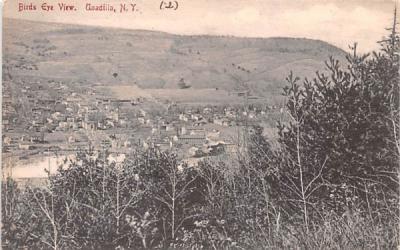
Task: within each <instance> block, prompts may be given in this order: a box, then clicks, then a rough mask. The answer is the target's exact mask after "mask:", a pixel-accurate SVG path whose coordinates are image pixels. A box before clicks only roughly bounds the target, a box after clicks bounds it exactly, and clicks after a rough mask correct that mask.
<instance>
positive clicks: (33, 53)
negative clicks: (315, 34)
mask: <svg viewBox="0 0 400 250" xmlns="http://www.w3.org/2000/svg"><path fill="white" fill-rule="evenodd" d="M3 37H4V41H3V45H4V50H3V52H4V53H3V55H4V59H5V60H4V63H5V64H6V65H7V66H9V70H10V71H12V72H13V75H20V76H27V77H38V78H53V79H64V80H67V81H70V82H73V81H76V82H80V84H85V83H87V84H92V83H98V84H107V85H108V84H112V85H119V84H125V85H126V84H128V85H129V84H137V85H138V86H140V87H141V88H179V86H178V83H179V81H181V79H182V78H183V79H184V80H183V81H184V82H185V83H186V84H187V85H190V86H191V87H192V88H220V89H225V90H235V89H241V88H243V87H242V86H243V85H242V84H241V82H247V84H248V86H250V88H252V89H253V90H255V91H257V92H258V94H260V95H262V93H264V94H266V93H269V94H275V93H280V92H281V90H280V89H281V87H282V86H283V84H284V79H285V77H286V75H287V74H288V73H289V71H290V70H292V71H293V72H294V73H295V74H297V75H300V76H311V75H312V73H313V72H315V71H316V70H321V69H323V67H324V60H326V59H327V58H328V57H329V56H330V55H333V56H335V57H336V58H339V59H343V58H344V51H342V50H341V49H338V48H337V47H334V46H332V45H330V44H328V43H325V42H322V41H317V40H310V39H294V38H236V37H222V36H220V37H219V36H180V35H172V34H167V33H163V32H153V31H142V30H124V29H114V28H100V27H90V26H78V25H66V24H53V23H37V22H30V21H22V20H14V19H4V30H3Z"/></svg>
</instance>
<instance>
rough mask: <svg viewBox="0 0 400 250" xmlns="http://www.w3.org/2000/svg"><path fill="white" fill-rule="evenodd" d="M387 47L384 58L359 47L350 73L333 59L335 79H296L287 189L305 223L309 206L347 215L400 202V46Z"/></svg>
mask: <svg viewBox="0 0 400 250" xmlns="http://www.w3.org/2000/svg"><path fill="white" fill-rule="evenodd" d="M382 46H383V49H382V50H381V52H378V53H373V54H372V55H368V54H367V55H361V56H359V55H358V54H357V50H356V45H355V46H354V47H353V48H352V50H353V54H349V55H348V56H347V68H344V67H342V66H341V64H340V62H339V61H338V60H334V59H333V58H331V59H330V60H329V61H328V62H327V63H326V70H327V73H319V72H317V74H316V77H315V78H313V79H312V80H308V79H305V81H304V82H303V83H302V84H299V83H298V80H299V79H298V78H294V77H293V76H292V75H290V76H289V77H288V82H289V86H288V87H286V88H285V89H284V95H285V96H286V98H287V105H286V108H287V113H288V117H289V119H288V122H285V123H281V124H280V126H279V136H280V137H279V142H280V144H281V146H282V154H281V157H282V158H283V159H284V162H285V163H284V164H283V167H282V168H281V174H280V176H281V177H283V179H282V180H283V181H282V185H281V186H282V188H283V189H284V190H285V193H287V194H292V195H289V196H288V199H295V197H296V196H297V197H298V198H300V200H302V203H303V209H302V210H303V214H304V220H306V219H307V215H306V212H307V207H308V206H307V203H309V204H310V205H311V206H314V207H315V206H316V204H321V205H323V206H327V207H329V208H334V209H336V210H337V211H339V212H340V211H341V212H343V211H344V210H343V209H346V208H351V207H352V205H354V204H356V203H357V204H362V205H363V206H366V207H369V208H371V205H372V204H371V202H372V203H374V204H373V205H374V206H378V203H381V205H382V204H383V200H382V199H381V197H380V196H381V195H384V196H385V197H386V198H388V199H389V197H390V200H392V199H395V200H397V199H398V195H397V190H398V187H399V182H398V179H397V167H398V159H399V158H398V155H397V154H396V152H395V151H394V150H393V149H395V148H396V143H395V142H394V141H396V140H393V138H394V137H396V133H395V132H394V131H396V129H394V127H393V124H392V122H393V121H394V120H396V119H394V114H398V112H399V103H398V100H399V99H398V93H399V92H398V81H399V75H398V57H397V56H395V53H394V49H395V48H398V38H396V39H393V38H391V39H390V40H389V42H383V44H382ZM296 168H297V170H296ZM311 184H312V186H314V187H311V186H310V185H311ZM284 186H285V187H284ZM289 187H290V188H289ZM308 191H310V192H309V193H307V192H308ZM371 196H373V197H371ZM392 201H393V200H392ZM392 205H393V204H392ZM392 208H393V207H392ZM392 208H391V209H387V212H388V213H392V212H393V210H392ZM377 210H378V209H376V211H377ZM305 224H306V226H307V223H305Z"/></svg>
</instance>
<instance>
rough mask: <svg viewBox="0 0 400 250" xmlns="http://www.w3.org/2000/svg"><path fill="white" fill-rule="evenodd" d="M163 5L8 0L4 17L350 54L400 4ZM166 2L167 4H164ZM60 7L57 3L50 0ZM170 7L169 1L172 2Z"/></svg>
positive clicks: (367, 42)
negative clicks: (98, 8)
mask: <svg viewBox="0 0 400 250" xmlns="http://www.w3.org/2000/svg"><path fill="white" fill-rule="evenodd" d="M161 1H162V0H110V1H107V0H64V1H60V2H63V3H68V4H73V5H75V7H76V11H73V12H60V11H49V12H44V11H41V10H36V11H18V5H19V4H20V3H23V4H29V3H33V4H34V5H36V6H37V8H38V9H40V7H41V5H42V4H43V3H45V2H46V1H45V0H6V1H5V3H4V12H3V16H4V17H9V18H20V19H28V20H35V21H42V22H59V23H73V24H83V25H96V26H107V27H120V28H128V29H146V30H157V31H165V32H169V33H173V34H183V35H200V34H208V35H231V36H240V37H277V36H278V37H305V38H311V39H319V40H323V41H326V42H329V43H331V44H333V45H336V46H338V47H340V48H342V49H345V50H348V45H352V44H353V43H354V42H357V43H358V48H359V51H362V52H368V51H370V50H373V49H376V48H378V45H377V43H376V41H378V40H380V39H382V37H383V36H384V35H385V34H387V31H386V30H385V28H387V27H390V26H391V24H392V22H393V10H394V7H395V2H396V1H399V0H230V1H228V0H201V1H195V0H177V1H178V4H179V6H178V9H177V10H160V3H161ZM164 1H166V0H164ZM47 2H50V3H53V4H54V5H55V6H54V7H57V8H58V6H57V1H52V0H48V1H47ZM166 2H168V1H166ZM87 3H90V4H92V5H99V4H103V3H107V4H109V5H112V6H115V7H116V9H117V10H118V11H117V12H116V13H114V12H91V11H86V10H85V6H86V4H87ZM121 3H122V4H126V5H128V6H129V5H130V4H131V3H133V4H136V6H135V10H136V11H134V12H124V13H119V6H120V4H121Z"/></svg>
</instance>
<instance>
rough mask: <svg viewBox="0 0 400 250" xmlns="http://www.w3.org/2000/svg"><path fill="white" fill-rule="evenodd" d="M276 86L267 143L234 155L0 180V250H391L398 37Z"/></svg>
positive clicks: (156, 157)
mask: <svg viewBox="0 0 400 250" xmlns="http://www.w3.org/2000/svg"><path fill="white" fill-rule="evenodd" d="M381 45H382V49H381V50H380V51H378V52H375V53H372V54H370V55H358V54H357V53H356V46H355V47H353V48H352V51H353V53H351V54H349V55H348V57H347V59H348V62H347V64H345V65H341V64H340V63H339V62H338V61H336V60H334V59H330V60H329V61H328V62H327V63H326V69H327V70H326V72H325V73H317V74H316V76H315V77H314V78H313V79H311V80H307V79H306V80H304V81H302V82H300V80H299V79H298V78H296V77H295V76H293V75H292V74H290V75H289V76H288V78H287V81H288V87H286V88H285V89H284V96H285V97H286V100H287V102H286V103H287V105H286V110H287V115H286V118H287V119H285V122H282V123H280V124H279V125H278V131H279V132H278V140H277V141H276V142H274V143H271V142H269V141H267V140H266V139H265V138H264V137H263V136H262V129H261V128H258V127H255V128H254V129H253V131H254V132H253V133H252V134H251V136H249V137H248V141H247V146H248V147H247V148H246V150H244V151H242V152H241V153H240V154H238V155H237V156H235V157H234V159H233V158H232V159H229V161H228V160H221V161H216V160H213V161H204V162H201V163H200V165H199V166H198V167H188V166H186V165H185V164H182V163H180V161H179V160H178V159H177V158H176V156H175V155H174V154H172V153H162V152H158V151H156V150H152V149H150V150H148V151H144V152H139V151H137V152H133V153H132V154H131V155H130V156H129V157H127V159H125V160H124V161H123V162H119V163H115V162H110V161H109V160H108V158H109V157H108V156H109V154H108V153H107V152H95V151H91V150H90V151H87V152H80V153H78V155H77V157H76V160H75V161H73V162H70V163H69V164H70V166H69V168H68V169H63V168H61V167H60V168H59V169H58V171H57V173H56V174H55V175H52V176H50V177H49V185H48V186H47V187H45V188H28V189H25V190H20V189H18V187H17V186H16V184H15V182H14V181H13V180H11V179H8V180H7V181H6V182H3V183H2V244H3V247H4V248H5V249H25V248H26V249H265V248H272V249H277V248H300V249H395V248H396V247H397V246H398V245H399V238H398V236H399V231H398V225H399V223H400V221H399V160H400V157H399V156H400V144H399V132H400V127H399V119H400V116H399V111H400V110H399V91H400V89H399V82H400V80H399V54H398V51H399V37H398V36H397V34H396V32H395V29H393V32H392V34H391V35H389V37H388V38H387V39H385V40H384V41H382V42H381Z"/></svg>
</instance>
